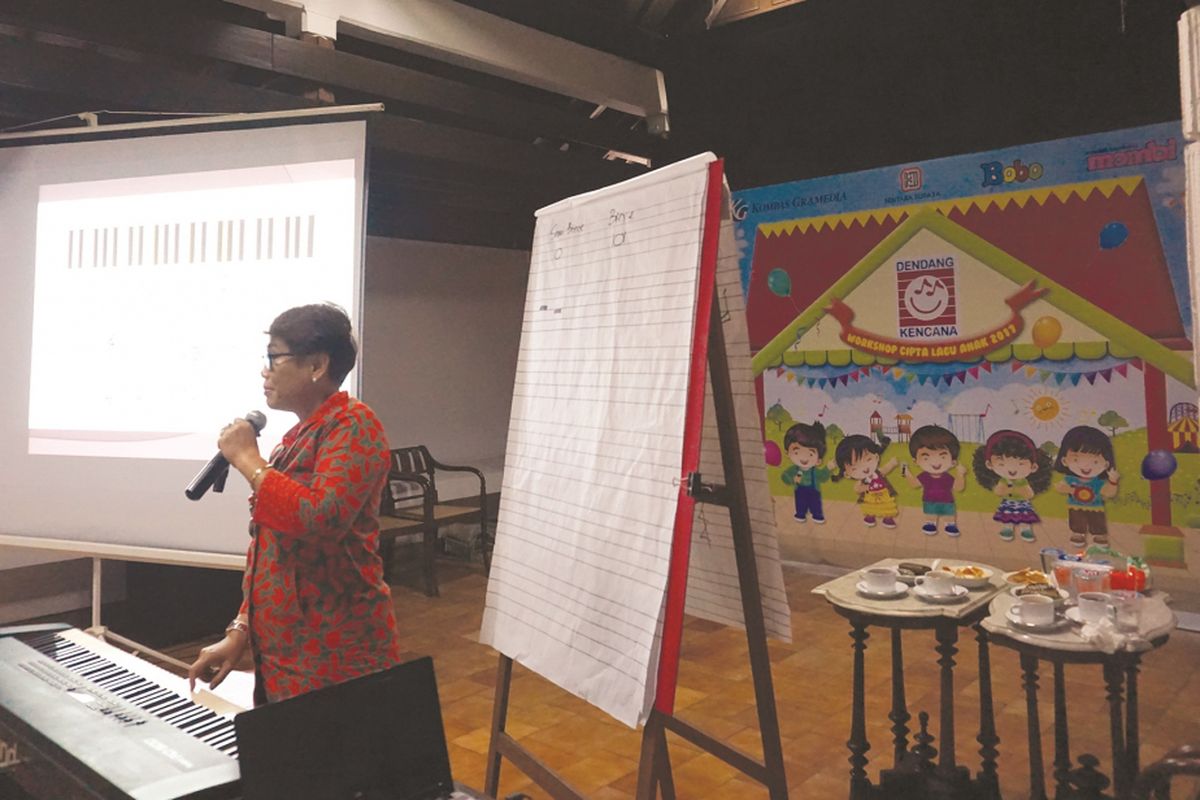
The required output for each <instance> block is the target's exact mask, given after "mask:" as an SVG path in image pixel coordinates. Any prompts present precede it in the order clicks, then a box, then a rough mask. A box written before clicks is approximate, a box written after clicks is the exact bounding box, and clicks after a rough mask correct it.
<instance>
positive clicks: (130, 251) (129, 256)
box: [125, 225, 133, 267]
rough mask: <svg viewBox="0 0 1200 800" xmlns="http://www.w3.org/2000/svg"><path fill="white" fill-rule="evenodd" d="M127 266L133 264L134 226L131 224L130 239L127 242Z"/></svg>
mask: <svg viewBox="0 0 1200 800" xmlns="http://www.w3.org/2000/svg"><path fill="white" fill-rule="evenodd" d="M125 245H126V247H125V266H127V267H132V266H133V226H132V225H130V226H129V241H127V242H126V243H125Z"/></svg>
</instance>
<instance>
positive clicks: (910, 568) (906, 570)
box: [896, 561, 929, 577]
mask: <svg viewBox="0 0 1200 800" xmlns="http://www.w3.org/2000/svg"><path fill="white" fill-rule="evenodd" d="M896 571H897V572H899V573H900V574H901V575H907V576H910V577H911V576H915V575H924V574H925V573H926V572H929V567H927V566H925V565H924V564H917V563H915V562H912V561H901V562H900V563H899V564H897V565H896Z"/></svg>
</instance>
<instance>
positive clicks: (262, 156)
mask: <svg viewBox="0 0 1200 800" xmlns="http://www.w3.org/2000/svg"><path fill="white" fill-rule="evenodd" d="M252 116H253V115H247V116H244V117H238V118H232V119H231V120H230V122H231V123H232V124H229V125H223V124H221V123H220V122H211V121H210V122H207V123H206V124H204V125H203V127H202V128H201V129H196V126H189V125H175V126H169V127H160V128H154V129H152V130H151V131H147V130H146V129H144V128H142V127H140V126H123V127H126V128H128V132H129V133H130V134H131V135H129V136H118V137H113V138H89V137H81V138H82V139H83V140H79V141H67V142H54V143H33V144H21V143H13V142H11V141H9V142H0V144H2V145H5V146H0V220H2V221H3V230H4V233H5V243H4V247H3V250H2V252H3V256H2V259H3V268H2V269H0V309H3V313H2V314H0V374H2V375H4V376H5V378H6V380H7V382H8V384H9V386H8V390H7V391H5V392H3V393H0V534H7V535H14V536H31V537H39V538H45V539H52V540H79V541H84V542H94V543H97V544H100V545H104V544H110V545H111V544H115V545H130V546H136V547H151V548H164V549H169V550H183V551H196V552H201V553H220V554H238V555H241V554H244V553H245V551H246V545H247V542H248V539H247V521H248V510H247V503H246V497H247V493H248V492H247V487H246V483H245V481H244V480H242V478H241V477H240V476H238V475H237V474H236V473H234V474H231V475H230V479H229V483H228V486H227V488H226V490H225V492H223V493H220V494H216V493H211V492H210V493H209V494H208V495H206V496H205V497H203V498H202V499H201V500H199V501H195V502H193V501H190V500H188V499H186V498H185V497H184V493H183V490H184V487H185V486H186V485H187V484H188V482H189V481H190V480H191V478H192V477H193V476H194V475H195V474H196V473H197V471H198V470H199V469H200V468H201V467H202V466H203V464H204V463H205V462H206V461H207V460H208V459H209V458H210V457H211V456H212V455H213V454H214V453H215V451H216V436H217V432H218V431H219V429H220V428H221V427H222V426H223V425H224V424H226V423H227V422H228V421H229V420H231V419H232V418H234V417H236V416H242V415H244V414H245V413H246V412H247V411H249V410H251V409H260V410H262V411H263V412H264V413H266V415H267V426H266V428H265V430H264V431H263V434H262V437H261V447H262V450H263V453H264V455H266V454H268V453H269V452H270V448H271V447H272V446H273V445H274V444H275V443H276V442H277V441H278V440H279V438H280V437H281V436H282V435H283V433H284V432H285V431H286V430H287V429H288V428H290V427H291V426H292V425H294V424H295V423H296V422H297V421H298V420H297V419H296V417H295V416H294V415H292V414H288V413H285V412H275V411H272V410H271V409H269V408H267V407H266V406H265V404H264V402H263V394H262V376H261V374H260V370H261V369H262V362H263V354H264V352H265V351H266V344H267V336H266V334H265V331H266V329H267V326H268V325H269V324H270V322H271V320H272V319H273V318H274V317H275V315H276V314H278V313H279V312H280V311H283V310H284V309H287V308H289V307H291V306H294V305H300V304H304V303H314V302H324V301H331V302H335V303H337V304H338V305H340V306H342V307H343V308H345V309H346V310H347V311H348V312H349V313H350V315H351V317H352V318H353V319H354V320H355V326H356V330H357V329H359V326H360V322H359V320H360V318H361V314H360V308H361V296H360V295H361V286H362V252H363V241H364V240H363V213H364V195H365V185H364V180H365V171H364V161H365V157H366V121H365V119H364V118H363V115H362V114H361V113H359V114H357V115H353V114H337V113H334V114H333V115H332V116H331V115H329V113H328V112H326V113H325V114H323V115H321V116H300V117H296V118H290V117H289V118H287V119H283V120H281V119H279V118H278V117H277V116H276V117H272V118H270V119H267V120H261V121H254V123H255V124H252V125H250V126H248V125H247V123H248V121H250V117H252ZM107 135H109V136H111V134H107ZM356 375H357V371H356V372H355V373H352V374H351V376H350V377H349V378H348V379H347V383H346V385H345V386H344V388H346V389H348V390H349V391H351V392H352V393H355V392H356V389H357V377H356Z"/></svg>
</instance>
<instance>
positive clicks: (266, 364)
mask: <svg viewBox="0 0 1200 800" xmlns="http://www.w3.org/2000/svg"><path fill="white" fill-rule="evenodd" d="M294 355H296V354H295V353H266V354H265V355H264V356H263V369H265V370H266V371H267V372H274V371H275V360H276V359H279V358H290V357H292V356H294Z"/></svg>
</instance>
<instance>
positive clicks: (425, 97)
mask: <svg viewBox="0 0 1200 800" xmlns="http://www.w3.org/2000/svg"><path fill="white" fill-rule="evenodd" d="M14 6H17V7H20V8H21V10H19V11H18V10H14V7H13V6H9V7H8V8H6V9H2V10H0V23H4V24H9V25H14V26H19V25H26V26H32V25H36V26H37V29H38V30H42V31H51V32H54V33H57V34H60V35H64V36H70V37H75V38H78V39H80V40H82V41H94V42H98V43H100V44H115V45H122V46H126V47H136V48H138V49H142V50H147V51H149V52H155V53H165V54H178V53H187V54H191V55H197V56H203V57H206V58H212V59H217V60H220V61H225V62H227V63H230V64H237V65H239V66H245V67H251V68H254V69H261V70H266V71H270V72H275V73H277V74H280V75H286V76H288V77H293V78H299V79H302V80H308V81H312V82H314V83H316V84H319V85H321V86H325V87H328V88H331V89H333V90H334V91H335V93H336V90H337V89H339V88H344V89H349V90H352V91H356V92H363V93H365V94H369V95H372V96H373V97H374V98H377V99H380V100H384V101H394V102H396V103H403V104H405V105H406V106H412V107H418V108H426V109H431V110H433V111H436V112H439V113H441V114H443V115H454V116H456V117H461V118H463V119H466V120H478V121H480V122H483V123H487V124H490V125H493V126H499V127H503V128H505V129H506V131H507V132H508V133H509V134H510V135H523V136H525V137H526V138H528V139H530V140H532V139H534V138H537V137H544V138H547V139H556V140H564V141H569V142H573V143H577V144H586V145H589V146H591V147H596V148H599V149H603V150H621V151H624V152H627V153H634V154H636V155H641V156H650V155H652V152H651V151H652V149H653V145H652V141H653V140H652V139H651V137H649V136H647V135H645V134H643V133H640V132H634V131H629V130H625V129H620V128H613V127H612V126H608V125H602V124H600V123H599V122H597V121H596V120H592V119H590V118H588V117H587V115H584V114H573V113H570V112H568V111H565V110H562V109H559V108H555V107H552V106H549V105H545V104H540V103H535V102H531V101H528V100H523V99H520V98H516V97H513V96H512V95H506V94H503V93H501V92H498V91H492V90H489V89H483V88H478V87H474V86H470V85H467V84H464V83H461V82H458V81H455V80H451V79H448V78H444V77H440V76H437V75H430V74H428V73H425V72H420V71H418V70H414V69H410V68H407V67H401V66H397V65H394V64H389V63H386V62H382V61H378V60H375V59H372V58H367V57H364V56H359V55H354V54H351V53H344V52H339V51H337V50H330V49H328V48H324V47H318V46H317V45H315V44H312V43H309V42H304V41H300V40H297V39H291V38H288V37H286V36H280V35H278V34H272V33H270V32H269V31H262V30H257V29H254V28H247V27H244V26H241V25H234V24H229V23H223V22H214V21H209V20H205V19H201V18H199V17H191V16H188V15H178V16H170V17H166V16H163V17H158V18H152V19H149V20H147V22H146V24H142V25H138V26H136V27H133V26H131V25H129V24H128V23H129V20H128V18H127V17H125V16H121V15H119V14H116V13H112V12H113V9H112V7H110V8H109V11H110V13H109V14H98V13H96V11H97V9H96V8H93V7H89V6H88V5H87V4H82V5H81V4H80V3H78V2H65V1H64V0H40V2H38V3H23V4H22V3H17V4H14ZM34 15H36V16H34ZM31 17H32V19H31ZM412 110H414V111H415V110H416V109H412Z"/></svg>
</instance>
